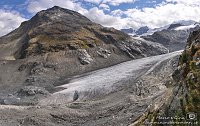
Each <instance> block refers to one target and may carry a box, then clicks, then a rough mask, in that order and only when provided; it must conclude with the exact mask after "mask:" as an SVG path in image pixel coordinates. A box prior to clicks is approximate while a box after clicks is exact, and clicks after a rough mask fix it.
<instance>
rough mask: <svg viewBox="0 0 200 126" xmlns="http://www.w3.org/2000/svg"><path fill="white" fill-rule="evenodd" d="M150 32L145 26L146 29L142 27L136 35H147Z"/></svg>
mask: <svg viewBox="0 0 200 126" xmlns="http://www.w3.org/2000/svg"><path fill="white" fill-rule="evenodd" d="M148 31H149V27H147V26H144V27H140V28H139V29H138V30H137V31H136V32H135V33H136V35H142V34H145V33H147V32H148Z"/></svg>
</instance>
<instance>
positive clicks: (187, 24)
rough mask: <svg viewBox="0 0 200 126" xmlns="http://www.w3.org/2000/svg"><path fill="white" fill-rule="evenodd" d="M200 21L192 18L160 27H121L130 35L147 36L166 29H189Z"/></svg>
mask: <svg viewBox="0 0 200 126" xmlns="http://www.w3.org/2000/svg"><path fill="white" fill-rule="evenodd" d="M199 25H200V23H199V22H195V21H192V20H189V21H184V20H181V21H178V22H174V23H172V24H169V25H166V26H163V27H160V28H154V29H151V28H149V27H148V26H143V27H140V28H139V29H133V28H128V29H121V31H123V32H125V33H127V34H130V35H138V36H145V35H152V34H153V33H154V32H158V31H162V30H164V29H167V30H177V31H179V30H189V29H190V28H195V27H196V26H199Z"/></svg>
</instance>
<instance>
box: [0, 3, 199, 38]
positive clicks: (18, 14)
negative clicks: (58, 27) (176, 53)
mask: <svg viewBox="0 0 200 126" xmlns="http://www.w3.org/2000/svg"><path fill="white" fill-rule="evenodd" d="M55 5H57V6H61V7H63V8H67V9H71V10H74V11H77V12H79V13H81V14H83V15H85V16H86V17H88V18H89V19H90V20H92V21H94V22H96V23H99V24H101V25H103V26H107V27H114V28H117V29H121V28H134V29H137V28H139V27H141V26H148V27H150V28H157V27H162V26H165V25H167V24H170V23H172V22H176V21H179V20H194V21H200V9H199V8H200V0H1V1H0V36H2V35H5V34H7V33H8V32H10V31H12V30H14V29H15V28H17V27H18V26H19V25H20V24H21V22H23V21H25V20H29V19H30V18H31V17H32V16H34V15H35V14H36V13H37V12H38V11H40V10H44V9H47V8H50V7H53V6H55Z"/></svg>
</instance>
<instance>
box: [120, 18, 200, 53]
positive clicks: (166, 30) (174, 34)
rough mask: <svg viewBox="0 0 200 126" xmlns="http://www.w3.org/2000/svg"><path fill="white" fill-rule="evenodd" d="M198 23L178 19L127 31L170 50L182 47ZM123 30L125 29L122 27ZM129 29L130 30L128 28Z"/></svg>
mask: <svg viewBox="0 0 200 126" xmlns="http://www.w3.org/2000/svg"><path fill="white" fill-rule="evenodd" d="M199 27H200V24H199V23H198V22H195V21H179V22H174V23H172V24H170V25H166V26H164V27H161V28H156V29H150V28H148V27H147V26H145V27H141V28H139V29H138V30H132V31H133V32H131V33H128V34H130V35H133V36H140V37H141V38H143V39H145V40H148V41H152V42H156V43H160V44H162V45H164V46H165V47H166V48H168V49H169V51H170V52H173V51H176V50H182V49H184V47H185V45H186V41H187V38H188V37H189V34H190V32H192V31H194V30H197V29H199ZM123 31H126V30H124V29H123ZM129 31H131V30H129Z"/></svg>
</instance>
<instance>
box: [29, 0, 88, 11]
mask: <svg viewBox="0 0 200 126" xmlns="http://www.w3.org/2000/svg"><path fill="white" fill-rule="evenodd" d="M53 6H60V7H63V8H67V9H70V10H74V11H77V12H79V13H81V14H82V13H84V12H85V11H86V10H85V9H84V8H82V7H81V5H80V4H79V3H75V2H73V1H72V0H30V1H29V2H28V8H27V10H28V12H30V13H33V14H35V13H37V12H39V11H41V10H45V9H47V8H51V7H53Z"/></svg>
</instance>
